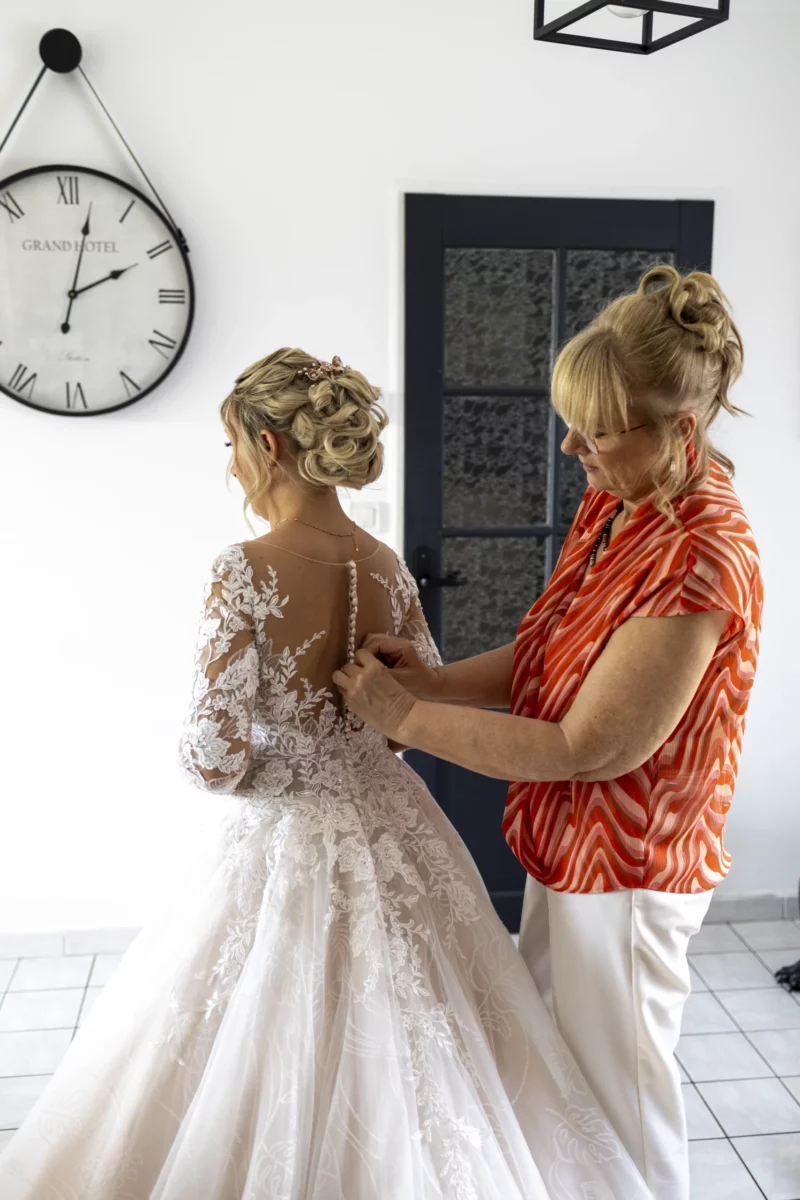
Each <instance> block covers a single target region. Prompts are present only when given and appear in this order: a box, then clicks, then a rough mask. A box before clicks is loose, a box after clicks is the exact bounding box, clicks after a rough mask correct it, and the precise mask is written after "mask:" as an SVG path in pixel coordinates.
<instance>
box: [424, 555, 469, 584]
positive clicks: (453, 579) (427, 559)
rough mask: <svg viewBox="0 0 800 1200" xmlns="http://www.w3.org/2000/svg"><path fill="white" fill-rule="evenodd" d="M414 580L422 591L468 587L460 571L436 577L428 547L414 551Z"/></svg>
mask: <svg viewBox="0 0 800 1200" xmlns="http://www.w3.org/2000/svg"><path fill="white" fill-rule="evenodd" d="M413 562H414V578H415V579H416V581H417V587H418V588H419V589H420V591H423V590H425V589H428V588H445V587H466V586H467V580H466V579H464V578H462V575H461V572H460V571H449V572H448V573H447V575H444V576H441V577H440V576H436V575H434V574H433V573H432V572H431V552H430V550H429V549H428V548H427V546H419V547H418V548H417V549H416V550H415V551H414V558H413Z"/></svg>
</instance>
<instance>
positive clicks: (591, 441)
mask: <svg viewBox="0 0 800 1200" xmlns="http://www.w3.org/2000/svg"><path fill="white" fill-rule="evenodd" d="M646 425H647V422H645V423H644V424H642V425H631V427H630V429H620V430H619V432H618V433H596V434H595V435H594V437H593V438H590V437H589V436H588V435H587V434H585V433H580V432H579V431H578V430H577V429H576V428H575V426H574V425H568V426H567V429H568V431H569V432H570V433H577V434H578V437H579V438H581V439H582V440H583V442H584V443H585V444H586V448H587V449H588V450H589V451H590V452H591V453H592V454H597V450H598V447H597V443H598V442H599V441H601V440H602V439H603V438H609V437H622V435H623V433H633V432H634V430H636V429H644V428H645V427H646Z"/></svg>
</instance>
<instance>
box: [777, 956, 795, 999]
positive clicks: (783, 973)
mask: <svg viewBox="0 0 800 1200" xmlns="http://www.w3.org/2000/svg"><path fill="white" fill-rule="evenodd" d="M775 978H776V979H777V981H778V983H779V984H780V985H781V987H785V988H786V990H787V992H800V959H798V961H797V962H796V963H794V964H793V965H792V966H791V967H781V969H780V970H779V971H776V972H775Z"/></svg>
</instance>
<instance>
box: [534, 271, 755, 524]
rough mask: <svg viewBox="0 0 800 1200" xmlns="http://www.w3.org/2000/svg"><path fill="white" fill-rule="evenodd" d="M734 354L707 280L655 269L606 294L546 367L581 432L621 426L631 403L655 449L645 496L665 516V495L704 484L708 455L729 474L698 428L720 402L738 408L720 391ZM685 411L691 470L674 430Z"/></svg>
mask: <svg viewBox="0 0 800 1200" xmlns="http://www.w3.org/2000/svg"><path fill="white" fill-rule="evenodd" d="M743 361H744V349H743V346H742V339H741V336H740V334H739V330H738V329H737V328H736V325H735V324H734V321H733V318H732V316H731V313H730V309H729V306H728V302H727V300H726V298H725V295H724V293H723V292H722V289H721V288H720V286H719V284H718V283H717V281H716V279H714V277H713V276H712V275H708V274H706V273H705V272H702V271H693V272H692V273H691V274H689V275H681V274H680V272H679V271H677V270H676V269H675V267H672V266H668V265H666V264H665V265H661V266H656V267H653V268H652V269H651V270H649V271H648V272H647V274H646V275H645V276H644V277H643V279H642V280H641V282H640V284H639V287H638V289H637V291H636V292H634V293H632V294H631V295H628V296H622V297H620V299H618V300H614V301H613V302H612V303H611V304H609V306H608V307H607V308H606V309H605V310H604V311H603V312H602V313H601V314H600V316H599V317H597V318H596V319H595V320H594V321H593V322H592V324H591V325H589V326H588V327H587V328H586V329H584V330H583V331H582V332H581V333H579V334H577V336H576V337H574V338H572V339H571V341H569V342H568V343H567V344H566V346H564V348H563V350H562V351H561V353H560V354H559V356H558V359H557V360H556V364H555V368H554V371H553V381H552V397H553V406H554V407H555V409H556V411H557V412H558V413H559V414H560V415H561V417H562V418H563V419H564V420H565V421H566V423H567V424H568V425H571V426H574V427H575V428H576V429H578V430H579V431H580V432H581V433H583V434H586V435H587V436H588V437H590V438H594V437H595V436H596V434H597V433H599V432H602V433H614V432H616V433H619V432H622V431H623V430H625V429H628V428H629V427H630V424H631V422H630V416H631V409H632V407H633V406H635V408H636V410H637V412H641V413H642V414H643V417H644V418H645V419H646V420H647V421H648V424H649V425H650V426H651V427H652V431H653V434H654V436H655V438H656V443H657V447H658V452H657V459H656V469H655V474H656V479H655V494H654V503H655V505H656V507H657V508H658V509H659V511H661V512H663V513H664V514H665V515H666V516H668V517H669V518H670V519H671V520H675V515H674V509H673V505H672V501H673V500H675V499H676V497H678V496H679V495H681V494H682V493H683V492H685V491H686V490H687V489H688V488H690V487H693V486H697V485H698V484H699V483H702V482H704V481H705V480H706V478H707V477H708V472H709V468H710V464H711V463H712V462H716V463H718V464H719V465H720V466H721V467H722V468H723V470H725V471H726V472H727V473H728V474H729V475H731V476H732V475H733V473H734V465H733V463H732V462H731V460H730V459H729V458H728V457H727V456H726V455H725V454H723V453H722V451H720V450H718V449H717V448H716V447H715V446H714V445H713V444H712V442H711V440H710V439H709V436H708V430H709V428H710V426H711V425H712V424H713V422H714V421H715V420H716V418H717V416H718V414H719V412H720V411H721V410H722V409H724V410H725V411H726V412H728V413H731V414H735V413H741V412H743V411H744V410H743V409H740V408H737V407H736V406H735V405H734V404H732V403H731V401H730V399H729V398H728V390H729V388H730V387H731V386H732V385H733V384H734V383H735V382H736V380H737V379H738V377H739V375H740V374H741V371H742V365H743ZM685 413H694V415H695V416H696V418H697V428H696V431H695V435H694V446H695V450H696V451H697V463H696V466H693V467H690V464H689V462H688V458H687V454H686V442H685V435H684V433H683V432H682V430H681V427H680V418H681V415H682V414H685Z"/></svg>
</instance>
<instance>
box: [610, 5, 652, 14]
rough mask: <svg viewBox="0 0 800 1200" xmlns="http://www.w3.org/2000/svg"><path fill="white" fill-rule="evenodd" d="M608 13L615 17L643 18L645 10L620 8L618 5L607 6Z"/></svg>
mask: <svg viewBox="0 0 800 1200" xmlns="http://www.w3.org/2000/svg"><path fill="white" fill-rule="evenodd" d="M608 11H609V12H612V13H613V14H614V16H615V17H643V16H644V15H645V13H646V12H647V9H646V8H620V6H619V5H618V4H609V5H608Z"/></svg>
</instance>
